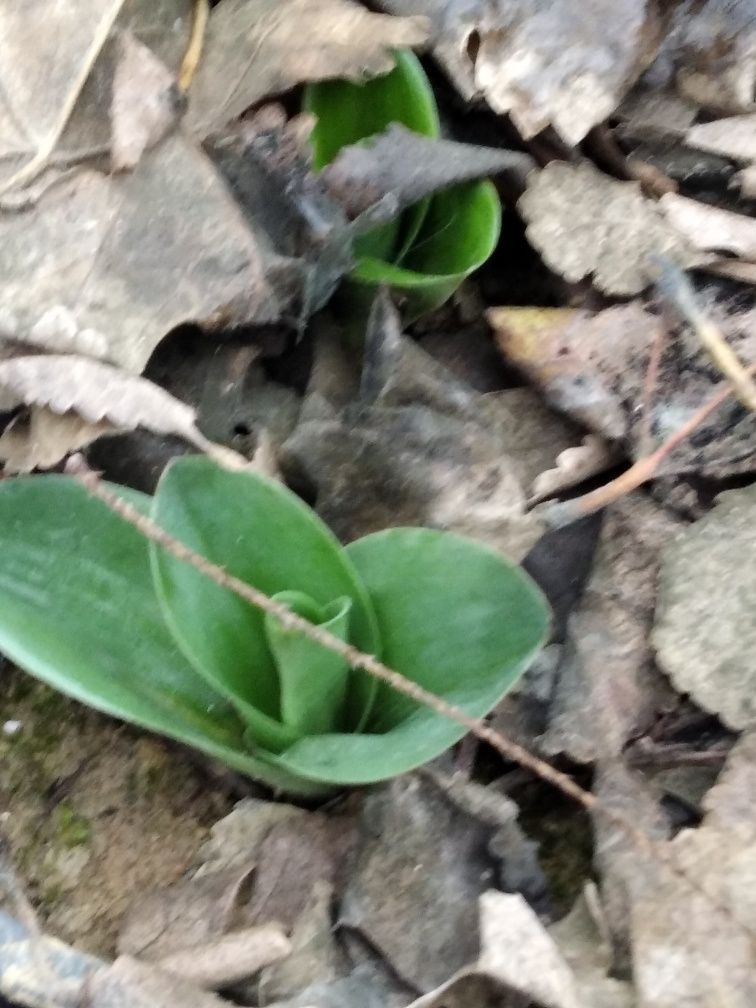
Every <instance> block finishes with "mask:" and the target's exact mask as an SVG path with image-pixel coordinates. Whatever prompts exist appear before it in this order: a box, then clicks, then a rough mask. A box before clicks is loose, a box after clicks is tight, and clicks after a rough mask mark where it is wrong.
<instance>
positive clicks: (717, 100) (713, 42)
mask: <svg viewBox="0 0 756 1008" xmlns="http://www.w3.org/2000/svg"><path fill="white" fill-rule="evenodd" d="M659 60H660V62H661V63H662V67H663V68H664V69H666V70H667V72H668V73H669V71H670V70H671V71H672V73H673V74H674V80H675V84H676V86H677V89H678V91H679V92H680V93H681V94H682V95H683V96H685V97H686V98H688V99H689V100H691V101H693V102H695V103H696V104H697V105H700V106H701V107H703V108H705V109H708V110H710V111H712V112H716V113H718V114H721V113H722V112H729V113H736V112H751V111H753V101H754V91H756V11H754V6H753V0H683V2H682V3H680V4H678V5H677V6H676V8H675V10H674V15H673V20H672V24H671V28H670V31H669V35H668V40H667V43H666V44H665V46H664V48H663V49H662V52H661V54H660V57H659Z"/></svg>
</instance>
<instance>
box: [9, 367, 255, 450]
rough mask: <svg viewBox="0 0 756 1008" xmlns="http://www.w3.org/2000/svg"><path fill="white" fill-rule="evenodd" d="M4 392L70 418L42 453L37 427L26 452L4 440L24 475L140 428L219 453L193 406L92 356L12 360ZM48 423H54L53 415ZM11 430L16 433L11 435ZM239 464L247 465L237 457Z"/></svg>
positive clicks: (28, 403) (10, 439) (48, 441)
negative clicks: (115, 434)
mask: <svg viewBox="0 0 756 1008" xmlns="http://www.w3.org/2000/svg"><path fill="white" fill-rule="evenodd" d="M0 388H2V389H3V390H4V391H5V392H6V393H7V394H9V395H12V396H15V397H16V399H17V401H18V402H19V403H23V404H24V405H26V406H36V407H43V408H45V407H46V408H47V409H48V413H53V414H61V415H64V416H65V417H66V419H65V421H64V426H62V427H61V428H59V430H58V431H57V432H56V434H57V435H58V437H57V440H55V439H54V438H53V437H51V436H48V439H47V441H46V442H42V443H40V444H38V445H37V448H38V449H39V454H36V453H35V452H34V450H33V449H34V441H33V438H34V436H35V428H34V426H32V429H31V431H30V441H29V442H28V444H27V446H26V451H25V453H24V452H23V448H22V446H21V445H19V443H18V441H14V440H13V438H12V436H11V438H9V439H8V440H6V442H5V445H4V446H3V445H2V439H1V438H0V448H2V447H4V450H5V451H6V452H8V453H9V455H10V458H11V460H12V467H13V465H15V466H16V468H18V461H19V459H21V460H22V462H23V464H22V465H21V468H23V469H26V470H28V469H32V468H34V467H35V466H44V465H47V466H50V465H55V464H56V463H57V462H59V461H60V459H61V458H63V457H64V456H65V455H67V454H68V453H69V452H70V451H72V450H74V449H75V448H78V447H82V445H83V444H88V443H89V442H90V441H92V440H93V439H94V437H97V436H99V435H100V434H103V433H108V432H110V431H112V430H134V429H135V428H136V427H144V428H146V429H147V430H150V431H153V432H154V433H156V434H177V435H179V436H180V437H183V438H185V439H186V440H187V441H189V442H190V444H193V445H195V446H197V447H198V448H200V449H201V450H203V451H204V450H209V451H211V452H213V451H214V450H217V449H218V446H212V445H211V444H210V442H208V441H207V439H206V438H205V437H203V435H202V434H201V433H200V432H199V431H198V430H197V427H196V425H195V419H196V413H195V411H194V409H192V407H191V406H187V405H186V403H182V402H179V400H178V399H175V398H174V397H173V396H172V395H170V393H168V392H166V391H165V389H162V388H160V387H159V386H158V385H154V384H153V383H152V382H150V381H147V379H146V378H139V377H138V376H136V375H132V374H128V373H127V372H125V371H120V370H119V369H118V368H114V367H112V366H111V365H109V364H103V363H101V362H100V361H94V360H90V359H89V358H88V357H77V356H75V355H73V354H70V355H66V354H48V355H44V354H40V355H36V356H32V357H13V358H11V359H9V360H6V361H3V362H2V363H0ZM71 414H74V417H72V416H71ZM76 417H78V418H80V419H81V420H83V421H84V422H85V426H84V427H82V426H81V425H80V424H77V422H76ZM47 422H48V424H50V423H51V422H52V421H51V419H50V418H49V416H48V420H47ZM37 423H39V421H37ZM12 431H13V428H11V435H12ZM66 434H68V435H69V436H70V438H71V443H69V444H66V441H65V436H66ZM37 437H39V434H38V432H37ZM53 446H54V447H53ZM221 454H222V455H224V456H225V455H226V454H228V456H233V455H235V453H233V452H231V451H230V450H227V449H221ZM55 455H57V457H55V458H53V456H55ZM237 461H238V462H239V463H240V464H241V463H243V460H242V459H241V458H239V457H238V456H237Z"/></svg>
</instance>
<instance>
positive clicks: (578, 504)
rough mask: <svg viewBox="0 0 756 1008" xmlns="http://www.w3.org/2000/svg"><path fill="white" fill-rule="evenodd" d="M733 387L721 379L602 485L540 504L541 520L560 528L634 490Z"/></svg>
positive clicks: (755, 370)
mask: <svg viewBox="0 0 756 1008" xmlns="http://www.w3.org/2000/svg"><path fill="white" fill-rule="evenodd" d="M747 374H756V364H753V365H751V367H749V368H748V369H747ZM733 391H734V390H733V388H732V386H731V385H730V383H729V382H723V383H722V387H721V388H720V389H719V391H718V392H717V393H716V395H714V396H712V398H711V399H709V401H708V402H706V403H704V405H703V406H702V407H701V408H700V409H698V410H696V412H695V413H694V414H693V415H692V416H691V417H689V418H688V419H687V420H686V421H685V423H684V424H683V425H682V426H681V427H679V428H678V429H677V430H676V431H675V433H674V434H673V435H672V436H671V437H670V438H668V439H667V440H666V441H665V442H664V444H662V445H660V446H659V448H657V449H656V451H655V452H652V454H651V455H646V456H645V457H644V458H641V459H638V461H637V462H636V463H635V464H634V465H631V466H630V468H629V469H626V470H625V472H623V473H622V474H621V475H619V476H618V477H617V478H616V479H614V480H612V481H611V482H610V483H606V484H605V485H604V486H602V487H599V488H598V489H597V490H591V492H590V493H587V494H583V496H582V497H575V498H573V499H572V500H568V501H557V502H556V503H552V504H546V505H544V506H543V507H541V508H540V509H539V510H540V514H541V517H542V518H543V519H544V521H545V522H546V523H547V525H549V526H550V527H551V528H561V527H562V526H563V525H570V524H571V523H572V522H574V521H577V520H578V519H579V518H585V517H586V516H587V515H591V514H595V512H596V511H600V510H601V509H602V508H605V507H607V505H609V504H613V503H614V502H615V501H618V500H619V499H620V498H621V497H624V496H625V494H628V493H630V492H631V491H632V490H637V489H638V487H640V486H643V484H644V483H648V481H649V480H650V479H653V478H654V476H655V475H656V473H657V470H658V469H659V466H660V465H661V464H662V462H663V461H664V459H665V458H667V456H668V455H669V454H670V453H671V452H673V451H674V450H675V448H677V447H678V445H679V444H680V443H681V442H682V441H684V440H685V439H686V438H688V437H690V435H691V434H693V432H694V431H695V430H696V429H697V428H698V427H700V425H701V424H702V423H703V422H704V420H706V419H707V417H708V416H709V415H710V414H711V413H713V412H714V411H715V410H718V409H719V407H720V406H721V405H722V403H724V402H726V401H727V399H729V398H730V396H731V395H732V394H733Z"/></svg>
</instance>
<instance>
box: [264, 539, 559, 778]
mask: <svg viewBox="0 0 756 1008" xmlns="http://www.w3.org/2000/svg"><path fill="white" fill-rule="evenodd" d="M346 552H347V553H348V555H349V557H350V559H351V561H352V562H353V564H354V565H355V567H356V568H357V570H358V571H359V573H360V576H361V577H362V580H363V582H364V583H365V585H366V586H367V589H368V592H369V593H370V597H371V599H372V602H373V606H374V608H375V612H376V614H377V617H378V624H379V628H380V632H381V638H382V643H383V651H382V655H381V658H382V660H383V662H384V663H385V664H387V665H389V666H390V667H391V668H395V669H396V670H397V671H399V672H402V673H403V674H404V675H405V676H407V677H408V678H409V679H411V680H413V681H414V682H417V683H419V684H420V685H421V686H423V687H425V688H426V689H428V690H430V691H431V692H434V693H436V694H438V695H440V696H442V697H443V698H444V699H446V700H447V701H449V702H450V703H453V704H456V705H457V706H459V707H461V708H462V709H463V710H464V711H465V712H466V713H467V714H469V715H470V716H471V717H482V716H483V715H485V714H486V713H487V712H488V711H490V710H491V709H492V708H493V707H495V705H496V704H497V703H498V701H499V700H500V699H501V697H502V696H503V695H504V694H505V693H506V692H507V690H508V689H510V687H511V686H512V685H513V684H514V683H515V682H516V681H517V679H518V678H519V677H520V675H522V673H523V672H524V671H525V669H526V668H527V667H528V665H529V664H530V662H531V661H532V659H533V657H534V656H535V654H536V653H537V651H538V650H539V649H540V647H541V646H542V644H543V642H544V640H545V638H546V634H547V632H548V626H549V611H548V606H547V604H546V602H545V601H544V599H543V596H542V595H541V593H540V591H539V589H538V588H537V586H536V585H535V584H534V583H533V582H532V581H531V579H530V578H529V577H528V575H527V574H525V573H524V572H523V571H522V570H521V569H520V568H519V567H517V566H516V565H515V564H513V563H511V562H510V561H508V560H506V559H504V558H503V557H502V556H500V555H499V554H498V553H496V552H494V551H493V550H490V549H488V548H487V547H485V546H482V545H480V544H478V543H476V542H473V541H472V540H468V539H465V538H462V537H461V536H457V535H453V534H452V533H447V532H437V531H433V530H430V529H389V530H387V531H385V532H377V533H375V534H374V535H370V536H367V537H366V538H364V539H360V540H358V541H357V542H355V543H352V544H351V545H349V546H347V547H346ZM464 731H465V730H464V728H462V727H460V726H459V725H457V724H456V723H455V722H452V721H449V720H448V719H446V718H443V717H441V716H440V715H438V714H435V713H434V712H433V711H431V710H429V709H427V708H426V707H424V706H418V705H417V704H416V703H415V702H414V701H412V700H410V699H408V698H407V697H405V696H404V695H402V694H400V693H397V692H396V691H395V690H393V689H391V688H390V687H388V686H384V685H383V684H381V686H380V688H379V691H378V695H377V697H376V700H375V704H374V706H373V714H372V716H371V718H370V721H369V724H368V726H367V729H366V731H365V732H364V733H361V734H353V735H346V734H335V733H333V734H330V735H321V736H319V737H310V738H306V739H303V740H301V741H300V742H297V743H295V745H293V746H292V747H291V748H290V749H288V750H286V752H284V753H283V754H282V755H281V764H282V765H283V766H285V767H287V768H288V769H289V770H290V771H291V772H292V773H294V774H298V775H301V776H302V777H306V778H311V779H317V780H323V781H326V780H327V781H331V782H333V783H334V784H363V783H368V782H371V781H376V780H382V779H384V778H387V777H391V776H393V775H394V774H399V773H403V772H405V771H407V770H410V769H412V768H413V767H416V766H419V765H421V764H422V763H424V762H426V761H428V760H430V759H433V758H434V757H435V756H437V755H439V754H440V753H441V752H443V751H444V750H445V749H447V748H448V747H449V746H450V745H452V744H453V743H454V742H456V741H457V740H458V739H459V738H460V737H461V736H462V735H463V734H464ZM368 732H369V733H370V734H368Z"/></svg>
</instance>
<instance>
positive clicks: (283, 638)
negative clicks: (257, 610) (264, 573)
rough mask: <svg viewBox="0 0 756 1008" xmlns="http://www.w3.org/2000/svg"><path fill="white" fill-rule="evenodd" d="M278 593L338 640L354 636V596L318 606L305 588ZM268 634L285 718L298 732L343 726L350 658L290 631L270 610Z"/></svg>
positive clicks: (297, 611)
mask: <svg viewBox="0 0 756 1008" xmlns="http://www.w3.org/2000/svg"><path fill="white" fill-rule="evenodd" d="M274 598H275V600H276V601H277V602H282V603H283V604H284V605H286V606H288V607H289V609H292V610H293V611H294V612H295V613H297V615H299V616H303V617H304V618H305V619H307V620H309V621H310V622H311V623H314V624H316V625H317V626H319V627H322V628H323V629H324V630H327V631H328V632H329V633H332V634H333V635H334V636H335V637H338V638H339V640H343V641H346V640H349V614H350V611H351V608H352V600H351V599H350V598H346V597H345V598H340V599H335V600H334V601H333V602H329V604H328V605H326V606H319V605H316V604H315V603H314V602H313V600H312V599H311V598H309V597H308V596H307V595H305V594H304V593H303V592H293V591H284V592H279V593H278V595H275V596H274ZM265 636H266V638H267V641H268V646H269V647H270V651H271V654H272V655H273V658H274V659H275V662H276V666H277V667H278V676H279V683H280V688H281V720H282V721H283V723H284V724H285V725H287V726H289V727H291V728H293V729H294V730H295V731H296V732H297V736H298V737H301V736H302V735H320V734H322V733H323V732H327V731H333V730H334V729H335V728H338V727H339V722H340V719H341V711H342V709H343V706H344V702H345V700H346V695H347V687H348V683H349V666H348V665H347V663H346V661H345V660H344V659H343V658H341V657H340V656H339V655H337V654H335V653H334V652H333V651H329V650H328V649H327V648H324V647H322V645H320V644H316V643H315V642H314V641H311V640H308V638H307V637H305V635H304V634H302V633H300V632H299V631H297V630H287V629H286V628H285V627H284V626H282V625H281V623H280V621H279V620H277V619H276V617H275V616H273V615H271V614H270V613H268V614H267V615H266V616H265Z"/></svg>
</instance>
